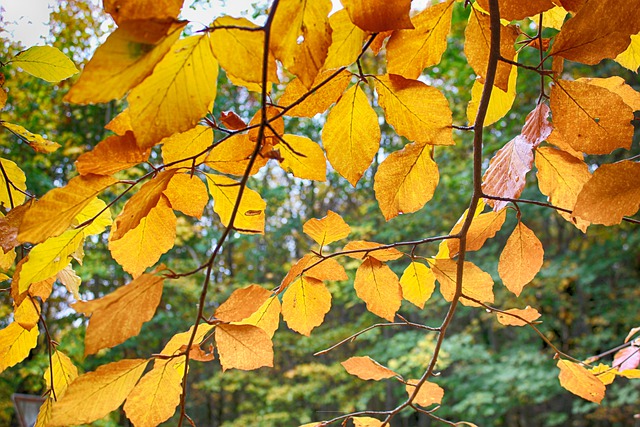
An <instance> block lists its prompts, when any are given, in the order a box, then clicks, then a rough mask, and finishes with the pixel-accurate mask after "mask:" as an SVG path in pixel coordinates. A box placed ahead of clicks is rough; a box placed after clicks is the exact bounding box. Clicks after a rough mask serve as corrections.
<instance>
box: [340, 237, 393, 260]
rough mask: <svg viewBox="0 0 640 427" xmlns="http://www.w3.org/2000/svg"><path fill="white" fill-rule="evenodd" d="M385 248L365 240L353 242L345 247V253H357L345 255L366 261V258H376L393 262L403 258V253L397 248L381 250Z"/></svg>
mask: <svg viewBox="0 0 640 427" xmlns="http://www.w3.org/2000/svg"><path fill="white" fill-rule="evenodd" d="M381 246H384V245H382V244H380V243H376V242H367V241H364V240H353V241H351V242H349V243H347V244H346V245H345V247H344V248H343V249H342V250H343V251H345V252H346V251H357V252H353V253H348V254H345V255H347V256H348V257H351V258H354V259H365V258H366V257H371V258H375V259H377V260H378V261H383V262H384V261H392V260H394V259H398V258H400V257H401V256H402V252H400V251H399V250H397V249H396V248H381V249H376V248H380V247H381Z"/></svg>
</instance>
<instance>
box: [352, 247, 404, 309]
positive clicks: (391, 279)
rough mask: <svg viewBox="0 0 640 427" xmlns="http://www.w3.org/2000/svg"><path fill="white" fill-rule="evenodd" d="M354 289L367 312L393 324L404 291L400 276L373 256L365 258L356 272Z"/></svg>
mask: <svg viewBox="0 0 640 427" xmlns="http://www.w3.org/2000/svg"><path fill="white" fill-rule="evenodd" d="M353 287H354V289H355V290H356V294H357V295H358V297H359V298H360V299H361V300H363V301H364V302H365V303H366V304H367V310H369V311H370V312H371V313H373V314H376V315H378V316H380V317H382V318H384V319H387V320H388V321H390V322H393V319H394V318H395V316H396V312H397V311H398V309H399V308H400V304H401V302H402V289H401V288H400V281H399V280H398V276H396V274H395V273H394V272H393V271H392V270H391V269H390V268H389V267H388V266H387V265H386V264H384V263H382V262H380V261H378V260H377V259H375V258H373V257H372V256H369V257H367V258H365V260H364V262H363V263H362V264H361V265H360V267H358V270H357V271H356V278H355V281H354V283H353Z"/></svg>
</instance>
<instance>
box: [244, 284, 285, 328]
mask: <svg viewBox="0 0 640 427" xmlns="http://www.w3.org/2000/svg"><path fill="white" fill-rule="evenodd" d="M281 311H282V307H281V306H280V300H279V299H278V297H277V296H275V295H274V296H272V297H270V298H269V299H267V300H266V301H265V302H264V303H262V305H261V306H260V308H258V310H256V312H255V313H253V314H252V315H251V316H249V317H247V318H246V319H243V320H242V322H241V323H242V324H244V325H254V326H257V327H259V328H260V329H262V330H263V331H265V332H266V333H267V335H268V336H269V338H273V335H274V334H275V332H276V330H277V329H278V326H279V323H280V312H281Z"/></svg>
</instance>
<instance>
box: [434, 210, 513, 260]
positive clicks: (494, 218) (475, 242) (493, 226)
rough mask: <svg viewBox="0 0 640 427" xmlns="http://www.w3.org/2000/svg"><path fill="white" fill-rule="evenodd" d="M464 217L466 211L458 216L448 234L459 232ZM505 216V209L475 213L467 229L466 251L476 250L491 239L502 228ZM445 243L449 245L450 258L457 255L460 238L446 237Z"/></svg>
mask: <svg viewBox="0 0 640 427" xmlns="http://www.w3.org/2000/svg"><path fill="white" fill-rule="evenodd" d="M466 217H467V212H465V214H464V215H463V216H462V218H460V220H459V221H458V222H457V223H456V225H455V226H454V227H453V229H452V230H451V231H450V232H449V234H452V235H455V234H459V233H460V230H462V225H463V224H464V222H465V220H466ZM506 217H507V212H506V211H505V210H502V211H499V212H495V211H491V212H487V213H481V214H479V215H476V216H475V217H474V218H473V220H472V222H471V226H470V227H469V230H468V231H467V245H466V247H465V249H466V251H477V250H479V249H480V248H482V246H484V243H485V242H486V241H487V240H488V239H491V238H492V237H493V236H495V235H496V233H497V232H498V231H500V229H502V225H503V224H504V220H505V219H506ZM446 244H447V246H448V247H449V257H450V258H453V257H455V256H456V255H458V252H459V251H460V239H448V240H447V241H446Z"/></svg>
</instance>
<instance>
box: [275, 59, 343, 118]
mask: <svg viewBox="0 0 640 427" xmlns="http://www.w3.org/2000/svg"><path fill="white" fill-rule="evenodd" d="M333 73H335V71H334V70H327V71H321V72H320V73H318V75H317V76H316V79H315V80H314V81H313V84H312V87H317V86H319V85H320V84H322V83H324V82H325V80H327V79H329V78H330V77H331V76H332V75H333ZM350 80H351V73H349V72H348V71H342V72H340V73H338V75H336V76H335V77H333V78H331V80H329V81H327V82H326V83H324V84H322V86H320V87H319V88H318V89H317V90H315V91H314V92H309V89H308V88H307V87H305V86H304V85H303V84H302V83H301V82H300V79H294V80H292V81H290V82H289V84H288V85H287V87H286V88H285V90H284V93H283V94H282V96H281V97H280V99H279V100H278V104H279V105H282V106H283V107H289V106H290V105H293V104H295V106H294V107H292V108H291V109H290V110H288V111H287V112H286V114H287V115H288V116H293V117H313V116H315V115H316V114H319V113H324V112H325V111H327V110H328V109H329V107H331V105H332V104H333V103H334V102H336V101H338V99H339V98H340V96H341V95H342V93H343V92H344V91H345V89H347V86H348V85H349V81H350ZM307 94H308V95H307ZM303 96H304V97H305V98H304V99H303V100H302V101H300V100H301V99H302V97H303Z"/></svg>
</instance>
